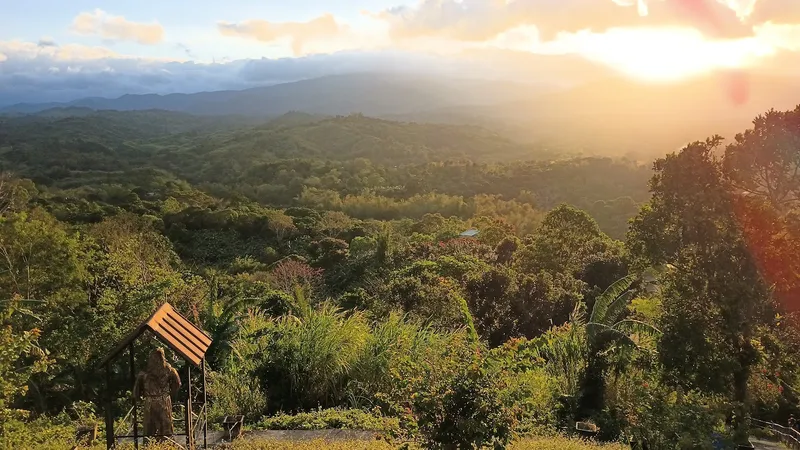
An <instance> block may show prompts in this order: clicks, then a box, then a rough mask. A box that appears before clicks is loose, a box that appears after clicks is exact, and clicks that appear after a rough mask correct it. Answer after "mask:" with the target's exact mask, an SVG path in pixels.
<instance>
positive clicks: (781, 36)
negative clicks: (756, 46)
mask: <svg viewBox="0 0 800 450" xmlns="http://www.w3.org/2000/svg"><path fill="white" fill-rule="evenodd" d="M753 29H754V31H755V33H756V36H758V37H759V39H760V40H762V41H764V42H768V43H769V44H770V45H772V46H773V47H775V48H778V49H782V50H788V51H790V52H796V51H800V24H786V23H773V22H771V21H768V22H765V23H763V24H761V25H756V26H755V27H754V28H753Z"/></svg>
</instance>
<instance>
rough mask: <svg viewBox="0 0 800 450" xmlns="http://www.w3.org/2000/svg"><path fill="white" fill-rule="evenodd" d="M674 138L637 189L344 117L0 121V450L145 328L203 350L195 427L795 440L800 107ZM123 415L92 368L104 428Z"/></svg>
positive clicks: (112, 115) (99, 116)
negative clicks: (147, 321)
mask: <svg viewBox="0 0 800 450" xmlns="http://www.w3.org/2000/svg"><path fill="white" fill-rule="evenodd" d="M698 139H702V140H699V141H696V142H693V143H691V144H689V145H687V146H685V147H684V148H683V149H681V150H680V151H677V152H675V153H671V154H668V155H666V156H664V157H663V158H659V159H658V160H656V161H655V163H652V164H651V163H647V164H642V163H639V162H635V161H628V160H622V159H609V158H585V157H576V156H575V155H569V154H558V153H556V152H554V151H552V150H549V149H547V148H540V147H538V146H533V145H528V144H520V143H517V142H515V141H513V140H510V139H507V138H504V137H502V136H499V135H497V134H495V133H493V132H491V131H489V130H485V129H481V128H477V127H468V126H459V125H452V126H451V125H447V126H445V125H432V124H420V123H400V122H391V121H386V120H380V119H375V118H370V117H365V116H362V115H351V116H346V117H341V116H337V117H317V116H308V115H304V114H301V113H292V114H290V115H287V116H284V117H281V118H278V119H276V120H273V121H271V122H266V123H260V124H253V123H252V122H248V121H247V120H244V119H241V118H235V117H229V118H208V117H206V118H196V117H192V116H188V115H184V114H180V113H170V112H164V111H145V112H141V111H135V112H112V111H101V112H91V113H90V112H87V111H84V110H78V111H72V112H70V111H69V110H66V111H65V110H59V111H51V112H48V113H44V114H37V115H35V116H14V117H11V116H7V117H5V118H2V119H0V169H2V172H3V176H2V179H1V180H0V313H2V315H0V320H1V321H2V328H0V349H2V351H0V439H2V438H5V439H7V442H9V443H10V445H11V446H12V448H26V445H29V446H31V448H71V447H70V444H69V443H68V441H69V440H70V439H71V436H69V434H70V432H71V431H66V432H65V431H64V430H65V429H68V427H66V426H65V424H73V423H77V422H80V423H87V422H89V423H91V422H93V421H97V413H98V411H97V410H96V408H95V407H94V406H93V405H94V404H99V403H100V400H101V395H105V394H104V392H103V390H102V389H101V387H102V383H101V377H99V376H98V375H97V372H96V364H97V362H98V361H99V360H100V359H101V358H102V357H103V356H104V355H105V353H106V352H107V351H108V350H110V348H112V347H113V346H114V343H115V342H117V341H119V340H120V339H121V338H122V337H123V336H125V335H126V334H127V333H128V332H129V331H130V330H131V329H132V328H133V327H134V326H135V325H136V324H138V323H139V322H140V321H141V320H143V319H144V318H146V317H148V316H149V315H150V314H151V313H152V312H153V311H154V310H155V309H156V308H157V307H158V306H159V305H161V304H162V303H164V302H165V301H168V302H170V303H171V304H172V305H173V306H174V307H175V308H176V309H178V310H179V311H181V312H182V313H183V314H184V315H185V316H186V317H187V318H189V320H191V321H193V322H194V323H196V324H197V325H198V326H199V327H201V328H202V329H204V330H206V331H207V332H208V333H209V334H210V335H211V337H212V338H213V344H212V346H211V347H210V349H209V352H208V354H207V360H208V364H209V370H210V375H209V378H210V383H211V384H210V386H211V391H210V392H209V394H210V402H211V406H210V416H211V419H212V420H213V421H214V423H217V424H218V423H219V419H220V418H221V417H222V416H225V415H232V414H241V415H244V416H245V417H246V420H247V423H248V425H249V426H251V427H254V428H281V429H282V428H292V427H297V428H320V427H341V428H348V427H349V428H370V429H375V430H378V431H380V432H381V433H382V434H384V435H385V436H387V437H388V438H389V439H391V440H392V442H393V443H395V444H398V445H399V444H400V443H402V442H412V443H417V444H421V445H422V446H424V447H426V448H448V449H449V448H476V447H484V446H485V447H491V446H494V447H496V448H498V447H504V446H505V445H507V444H508V443H509V442H511V441H513V440H515V439H516V438H517V437H519V436H522V435H536V434H539V435H541V434H553V433H556V432H559V431H563V430H568V431H570V430H574V428H575V422H576V421H588V422H591V423H593V424H596V425H597V426H599V431H598V433H597V438H598V439H600V440H606V441H622V442H630V440H631V439H632V438H635V439H637V440H642V439H646V440H647V441H648V443H649V445H650V448H652V449H674V448H680V449H694V448H711V447H710V446H711V445H712V442H715V441H716V442H718V443H724V444H731V443H733V442H739V443H742V442H744V441H746V439H747V434H748V433H749V431H750V430H749V422H748V420H747V418H748V417H751V416H752V417H758V418H761V419H765V420H775V421H780V422H785V421H786V419H787V418H788V416H789V414H791V413H794V414H796V415H800V410H799V409H798V391H799V390H800V360H798V358H797V355H798V354H799V353H798V352H800V317H798V315H797V314H798V312H800V259H798V258H797V255H798V254H800V222H799V221H798V217H800V209H798V208H800V175H798V168H799V167H800V159H798V154H799V153H798V152H800V150H798V147H797V145H796V143H797V142H798V139H800V107H798V108H797V109H796V110H794V111H788V112H783V113H777V112H770V113H768V114H766V115H765V116H760V117H758V118H757V119H756V120H755V122H754V125H753V129H751V130H747V131H746V132H743V133H742V134H740V135H739V136H738V137H737V138H736V140H735V141H732V142H730V143H728V144H727V145H726V143H724V142H722V140H721V139H720V138H719V137H713V136H712V137H710V138H708V139H705V138H704V137H703V136H698ZM643 145H645V144H643ZM471 228H474V229H476V230H478V234H477V236H474V237H464V236H461V233H462V232H463V231H465V230H468V229H471ZM153 345H154V343H152V342H146V341H145V342H144V343H143V344H142V345H139V346H138V347H137V348H136V352H137V360H139V361H144V359H145V357H146V354H147V352H148V351H149V350H150V348H151V347H152V346H153ZM175 364H177V365H180V364H181V363H179V362H176V363H175ZM182 376H185V375H182ZM184 381H185V380H184ZM130 389H131V386H130V374H129V373H128V372H127V368H126V367H125V366H124V365H123V364H120V365H119V366H115V367H113V370H112V386H111V391H112V396H113V399H114V402H113V411H114V414H115V417H116V418H117V419H120V420H121V419H122V418H123V417H125V415H126V413H127V412H128V411H129V410H130V408H131V402H130V397H129V391H130ZM31 443H33V444H31ZM37 443H40V444H42V446H40V447H36V444H37ZM54 443H55V444H54ZM45 444H49V445H51V447H46V446H45Z"/></svg>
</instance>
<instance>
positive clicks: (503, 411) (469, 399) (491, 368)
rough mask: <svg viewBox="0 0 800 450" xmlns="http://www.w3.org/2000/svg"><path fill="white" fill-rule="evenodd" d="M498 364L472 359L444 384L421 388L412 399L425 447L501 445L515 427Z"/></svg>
mask: <svg viewBox="0 0 800 450" xmlns="http://www.w3.org/2000/svg"><path fill="white" fill-rule="evenodd" d="M508 388H509V386H508V377H507V376H505V374H503V373H502V372H501V371H500V369H499V365H498V364H494V363H487V362H485V361H481V360H480V359H478V358H476V359H475V360H474V361H473V362H472V364H469V365H467V367H465V368H463V369H462V370H459V371H458V372H457V373H456V374H455V376H454V377H453V378H452V379H451V380H449V382H448V383H443V384H439V385H431V386H430V388H429V389H424V388H422V387H421V389H420V391H419V392H417V393H416V394H415V395H414V396H412V398H414V400H413V404H414V414H415V416H416V417H417V422H418V424H419V430H420V434H421V438H422V440H423V442H424V443H425V445H426V446H427V447H429V448H481V447H484V446H505V445H507V444H508V442H509V441H510V440H511V438H512V437H513V435H514V430H515V427H516V424H517V419H516V414H515V411H514V408H513V407H512V406H511V405H509V404H507V403H506V401H507V400H508V398H507V397H506V396H505V395H504V393H505V392H506V391H507V390H508Z"/></svg>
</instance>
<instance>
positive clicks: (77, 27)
mask: <svg viewBox="0 0 800 450" xmlns="http://www.w3.org/2000/svg"><path fill="white" fill-rule="evenodd" d="M72 31H74V32H75V33H78V34H82V35H86V36H101V37H102V38H104V39H111V40H119V41H134V42H138V43H140V44H145V45H155V44H158V43H160V42H162V41H163V40H164V28H163V27H162V26H161V25H159V24H158V23H157V22H154V23H138V22H131V21H129V20H127V19H125V18H124V17H122V16H113V15H111V14H108V13H107V12H105V11H103V10H101V9H96V10H94V11H92V12H83V13H81V14H79V15H78V16H77V17H75V20H74V21H73V22H72Z"/></svg>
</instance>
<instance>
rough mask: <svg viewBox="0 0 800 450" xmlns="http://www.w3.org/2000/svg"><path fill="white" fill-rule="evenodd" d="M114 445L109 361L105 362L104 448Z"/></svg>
mask: <svg viewBox="0 0 800 450" xmlns="http://www.w3.org/2000/svg"><path fill="white" fill-rule="evenodd" d="M113 447H114V416H113V413H112V411H111V363H106V449H111V448H113Z"/></svg>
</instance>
